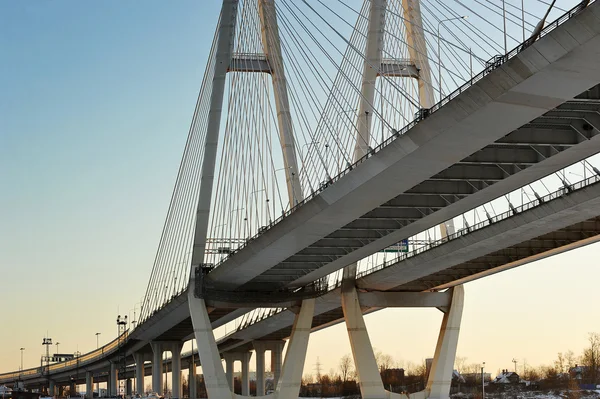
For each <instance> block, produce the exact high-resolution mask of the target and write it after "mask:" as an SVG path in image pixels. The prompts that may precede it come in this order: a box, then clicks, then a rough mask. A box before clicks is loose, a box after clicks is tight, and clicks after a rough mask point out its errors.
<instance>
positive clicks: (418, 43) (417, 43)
mask: <svg viewBox="0 0 600 399" xmlns="http://www.w3.org/2000/svg"><path fill="white" fill-rule="evenodd" d="M420 4H421V3H420V0H402V9H403V11H404V13H403V14H404V18H405V26H406V45H407V47H408V53H409V55H410V60H411V63H412V64H413V65H415V67H416V68H417V70H418V71H419V103H420V105H421V107H422V108H431V107H432V106H433V105H434V103H435V99H434V95H433V82H432V80H431V67H430V66H429V57H428V56H427V45H426V44H425V33H424V32H423V20H422V17H421V5H420Z"/></svg>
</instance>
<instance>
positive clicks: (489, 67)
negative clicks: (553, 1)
mask: <svg viewBox="0 0 600 399" xmlns="http://www.w3.org/2000/svg"><path fill="white" fill-rule="evenodd" d="M596 1H597V0H590V2H589V4H588V5H583V4H579V5H577V6H575V7H573V8H572V9H571V10H569V11H567V12H566V13H565V14H563V15H562V16H561V17H559V18H558V19H556V20H555V21H553V22H551V23H550V24H548V25H546V27H544V29H542V31H541V32H540V35H539V37H537V38H536V39H535V40H531V39H527V40H525V41H524V42H522V43H521V44H519V45H518V46H517V47H515V48H514V49H512V50H511V51H509V52H508V53H506V54H504V55H498V56H495V57H492V58H491V59H490V60H489V61H488V62H487V63H486V67H485V69H484V70H483V71H481V72H480V73H479V74H477V75H475V76H474V77H473V78H471V79H470V80H468V81H467V82H465V83H464V84H463V85H462V86H460V87H459V88H458V89H456V90H454V91H453V92H452V93H450V94H449V95H448V96H446V97H444V98H443V99H442V100H440V101H439V102H438V103H437V104H435V105H434V106H433V107H431V108H429V109H423V110H421V112H419V115H418V116H417V117H415V119H413V121H412V122H410V123H408V124H407V125H406V126H404V127H403V128H402V129H401V130H398V131H396V132H395V134H394V135H392V136H391V137H389V138H388V139H386V140H384V141H383V142H382V143H381V144H379V145H378V146H376V147H375V148H373V149H371V151H369V152H368V153H367V154H365V155H364V156H363V157H362V158H360V159H358V160H357V161H356V162H354V163H353V164H351V165H349V166H348V167H347V168H346V169H344V170H343V171H341V172H340V173H339V174H338V175H336V176H335V177H333V178H330V179H329V180H327V181H325V182H324V183H323V184H321V186H319V187H318V188H317V189H316V190H313V191H312V192H311V193H310V194H309V195H308V196H307V197H306V198H304V199H303V200H302V201H301V202H299V203H297V204H296V205H295V206H293V207H292V208H290V209H288V210H287V211H285V212H282V215H281V216H280V217H279V218H277V219H275V220H273V221H272V222H271V223H269V224H267V225H266V226H263V228H262V229H260V231H259V232H258V233H256V234H255V235H253V236H251V237H250V238H248V239H246V241H245V242H244V243H243V244H241V245H240V246H238V247H237V248H235V249H233V250H232V251H231V253H229V255H228V256H226V257H224V258H223V260H221V261H220V262H219V263H216V264H215V267H214V268H217V267H219V266H220V265H221V264H223V263H225V262H226V261H227V259H228V258H229V257H230V256H233V255H234V254H236V253H237V252H239V251H241V250H242V249H243V248H244V247H246V246H247V245H249V244H250V243H251V242H252V241H254V240H255V239H256V238H258V237H259V236H261V235H262V234H265V233H266V232H267V231H269V230H270V229H271V228H272V227H273V226H275V225H276V224H278V223H280V222H281V221H282V220H283V219H285V218H286V217H288V216H289V215H290V214H292V213H293V212H295V211H296V210H297V209H298V208H300V207H301V206H303V205H304V204H306V203H307V202H308V201H310V200H312V199H313V198H314V197H316V196H317V195H319V194H320V193H321V192H323V191H324V190H325V189H326V188H327V187H329V186H330V185H332V184H333V183H335V182H337V181H338V180H340V179H341V178H342V177H344V176H345V175H347V174H348V173H349V172H350V171H351V170H352V169H354V168H355V167H357V166H358V165H359V164H361V163H363V162H364V161H366V160H367V159H369V158H370V157H372V156H373V155H375V154H377V153H378V152H379V151H381V150H382V149H383V148H385V147H387V146H388V145H389V144H390V143H392V142H393V141H394V140H396V139H397V138H398V137H400V136H402V135H403V134H405V133H406V132H408V131H409V130H410V129H412V128H413V127H414V126H415V125H417V123H419V122H420V121H422V120H423V119H426V118H427V117H429V116H430V115H431V114H433V113H434V112H436V111H438V110H440V109H441V108H442V107H443V106H444V105H446V104H447V103H449V102H450V101H452V100H453V99H454V98H456V97H458V96H459V95H460V94H461V93H463V92H464V91H466V90H467V89H468V88H470V87H471V86H473V85H474V84H475V83H477V82H478V81H479V80H481V79H483V78H484V77H485V76H486V75H488V74H490V73H491V72H492V71H494V70H495V69H497V68H499V67H500V66H502V65H504V64H505V63H506V62H507V61H509V60H510V59H512V58H514V57H515V56H516V55H517V54H519V53H521V52H522V51H523V50H525V49H526V48H528V47H529V46H531V45H532V44H533V43H535V42H536V41H537V40H539V39H540V38H542V37H544V36H546V35H547V34H548V33H550V32H551V31H552V30H554V29H556V28H557V27H558V26H560V25H561V24H562V23H564V22H565V21H568V20H569V19H571V18H573V17H574V16H575V15H577V14H579V13H580V12H581V11H583V10H584V9H585V8H586V7H588V6H589V5H590V4H593V3H595V2H596Z"/></svg>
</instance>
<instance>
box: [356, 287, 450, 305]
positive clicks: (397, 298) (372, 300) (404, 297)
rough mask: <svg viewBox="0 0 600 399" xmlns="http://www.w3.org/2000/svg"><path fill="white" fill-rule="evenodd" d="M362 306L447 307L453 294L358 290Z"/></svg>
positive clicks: (447, 292)
mask: <svg viewBox="0 0 600 399" xmlns="http://www.w3.org/2000/svg"><path fill="white" fill-rule="evenodd" d="M358 300H359V303H360V305H361V306H364V307H370V308H421V307H428V308H447V307H448V306H450V302H451V300H452V294H451V292H450V291H445V292H389V291H370V292H358Z"/></svg>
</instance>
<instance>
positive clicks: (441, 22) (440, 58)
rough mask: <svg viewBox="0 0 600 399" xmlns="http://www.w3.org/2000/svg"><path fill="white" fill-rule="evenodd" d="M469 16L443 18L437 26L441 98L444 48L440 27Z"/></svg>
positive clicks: (441, 95)
mask: <svg viewBox="0 0 600 399" xmlns="http://www.w3.org/2000/svg"><path fill="white" fill-rule="evenodd" d="M467 18H468V16H467V15H463V16H462V17H454V18H446V19H442V20H441V21H440V22H438V26H437V42H438V80H439V82H438V83H439V85H440V100H441V99H442V97H443V96H444V94H443V92H442V49H441V44H440V27H441V25H442V24H443V23H444V22H448V21H454V20H455V19H467Z"/></svg>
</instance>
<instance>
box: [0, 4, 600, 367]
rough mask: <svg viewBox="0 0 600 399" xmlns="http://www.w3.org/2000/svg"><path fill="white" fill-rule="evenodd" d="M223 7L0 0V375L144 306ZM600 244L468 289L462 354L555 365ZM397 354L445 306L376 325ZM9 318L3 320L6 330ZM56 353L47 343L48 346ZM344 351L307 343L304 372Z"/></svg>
mask: <svg viewBox="0 0 600 399" xmlns="http://www.w3.org/2000/svg"><path fill="white" fill-rule="evenodd" d="M529 1H530V0H527V2H529ZM219 9H220V2H218V1H216V0H212V1H192V0H179V1H176V2H169V3H168V6H167V5H166V3H164V2H162V1H144V2H143V3H142V2H133V1H130V2H121V1H102V2H76V1H53V2H51V1H37V2H33V1H30V2H8V1H5V2H1V3H0V48H2V52H1V55H0V57H1V62H0V65H2V70H1V72H2V73H0V184H1V187H2V191H1V193H2V195H1V196H0V271H1V274H0V276H1V278H2V280H1V281H2V289H0V306H1V309H2V313H1V317H2V321H3V326H2V327H0V372H6V371H12V370H16V369H17V368H18V367H19V362H20V352H19V348H20V347H25V348H26V350H25V353H24V366H25V367H26V368H28V367H34V366H37V365H39V361H40V355H41V353H42V350H43V349H42V345H41V341H42V338H43V337H44V336H46V334H48V336H50V337H52V338H53V340H54V342H60V352H63V353H72V352H74V351H76V350H79V351H81V352H88V351H90V350H92V349H94V348H95V347H96V336H95V333H96V332H100V333H101V336H100V343H101V344H102V343H105V342H107V341H108V340H111V339H113V338H114V337H115V335H116V324H115V319H116V316H117V314H130V317H132V316H133V312H134V309H135V311H136V312H138V313H139V302H140V300H141V297H142V296H143V294H144V293H145V287H146V284H147V282H148V278H149V275H150V270H151V266H152V263H153V260H154V254H155V251H156V247H157V245H158V240H159V237H160V232H161V229H162V225H163V221H164V217H165V215H166V211H167V207H168V204H169V199H170V195H171V190H172V186H173V184H174V182H175V177H176V173H177V168H178V165H179V160H180V156H181V153H182V150H183V146H184V142H185V138H186V135H187V131H188V126H189V123H190V119H191V115H192V113H193V108H194V105H195V100H196V96H197V92H198V89H199V87H200V83H201V81H202V75H203V72H204V67H205V62H206V58H207V54H208V50H209V46H210V43H211V40H212V37H213V32H214V28H215V24H216V20H217V16H218V13H219ZM598 248H599V247H597V246H589V247H587V248H584V249H580V250H577V251H573V252H571V253H568V254H565V255H560V256H556V257H554V258H552V259H549V260H544V261H540V262H537V263H535V264H531V265H528V266H525V267H521V268H519V269H516V270H512V271H508V272H504V273H502V274H500V275H497V276H493V277H490V278H486V279H484V280H481V281H477V282H473V283H469V284H467V285H466V300H465V310H464V316H463V324H462V330H461V336H460V343H459V349H458V353H459V355H461V356H466V357H467V358H468V360H469V361H471V362H480V361H486V362H487V364H488V366H489V370H491V371H492V372H493V373H495V372H496V370H498V369H500V368H511V367H512V362H511V360H512V358H513V357H516V358H518V359H520V363H519V364H520V365H522V359H527V364H531V365H538V364H541V363H548V362H550V361H551V360H552V359H554V358H555V356H556V352H558V351H566V350H568V349H572V350H573V351H575V353H576V354H579V353H580V352H581V351H582V348H583V347H584V345H585V344H586V337H587V333H588V332H590V331H600V321H599V319H598V310H597V304H598V294H597V289H596V287H597V282H598V281H600V271H599V268H598V267H597V266H596V262H597V260H596V259H597V251H598ZM366 320H367V325H368V327H369V331H370V334H371V339H372V341H373V344H374V346H375V347H376V348H378V349H381V350H383V351H384V352H387V353H389V354H391V355H393V356H394V357H395V358H396V359H397V360H403V361H413V362H417V361H420V360H421V359H423V358H425V357H429V356H431V355H432V354H433V350H434V345H435V340H436V337H437V333H438V329H439V322H440V320H441V313H439V312H438V311H437V310H410V309H401V310H399V309H392V310H384V311H380V312H377V313H375V314H372V315H369V316H367V318H366ZM4 323H6V324H4ZM54 351H55V348H53V350H52V352H54ZM349 352H350V346H349V344H348V341H347V339H346V332H345V328H344V326H343V325H338V326H335V327H332V328H329V329H327V330H324V331H321V332H318V333H315V334H313V335H312V337H311V341H310V347H309V353H308V356H307V361H306V368H305V369H306V371H307V372H309V371H311V370H313V368H314V364H315V362H316V359H317V357H320V362H321V363H322V365H323V366H322V367H323V369H324V370H329V369H330V368H336V367H337V363H338V359H339V358H340V357H341V356H342V355H344V354H345V353H349Z"/></svg>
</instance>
